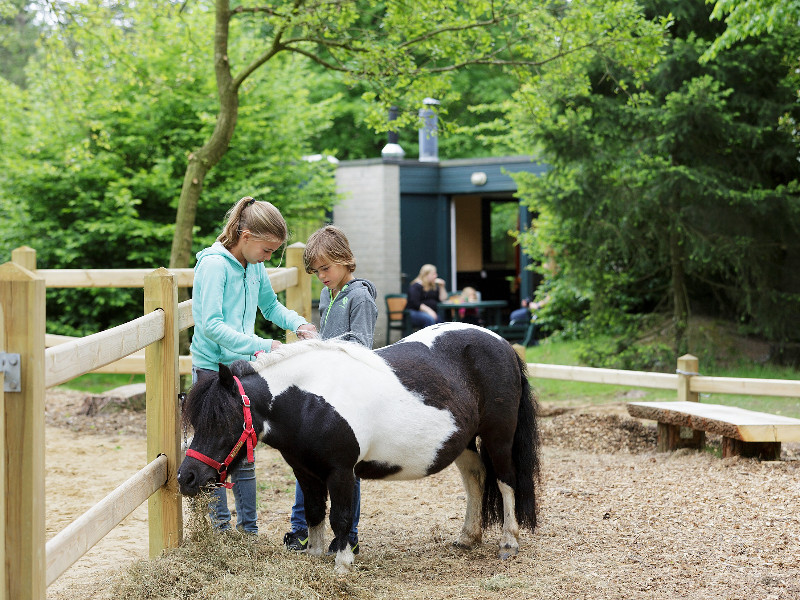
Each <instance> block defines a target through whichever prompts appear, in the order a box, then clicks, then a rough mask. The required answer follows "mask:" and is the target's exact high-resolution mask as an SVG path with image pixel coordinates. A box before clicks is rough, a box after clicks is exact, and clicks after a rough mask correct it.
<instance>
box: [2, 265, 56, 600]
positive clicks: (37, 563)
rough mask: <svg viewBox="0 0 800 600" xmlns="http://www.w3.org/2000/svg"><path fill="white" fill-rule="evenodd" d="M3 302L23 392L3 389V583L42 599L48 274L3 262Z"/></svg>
mask: <svg viewBox="0 0 800 600" xmlns="http://www.w3.org/2000/svg"><path fill="white" fill-rule="evenodd" d="M28 250H30V249H28ZM12 256H14V257H15V258H17V256H16V255H13V254H12ZM27 256H28V257H29V256H30V254H29V253H27ZM34 260H35V253H34ZM0 306H2V312H3V319H4V329H5V338H4V343H3V346H4V347H5V351H6V352H8V353H14V354H19V356H20V359H19V360H20V362H19V365H20V391H19V392H4V394H3V400H4V402H3V410H4V419H5V424H4V425H5V432H4V434H5V444H4V456H3V457H2V460H3V462H4V463H5V512H4V514H3V515H2V517H3V520H4V521H5V538H4V554H5V557H4V558H5V569H6V570H5V577H6V578H5V581H4V582H3V588H4V593H5V594H6V596H5V597H6V598H9V599H11V598H13V599H14V600H44V598H45V596H46V593H47V586H46V583H45V568H46V561H45V495H44V476H45V468H44V450H45V446H44V334H45V283H44V279H43V278H42V277H38V276H37V275H36V274H35V273H33V272H31V271H30V270H28V269H26V268H24V267H21V266H20V265H18V264H16V263H14V262H8V263H5V264H4V265H0Z"/></svg>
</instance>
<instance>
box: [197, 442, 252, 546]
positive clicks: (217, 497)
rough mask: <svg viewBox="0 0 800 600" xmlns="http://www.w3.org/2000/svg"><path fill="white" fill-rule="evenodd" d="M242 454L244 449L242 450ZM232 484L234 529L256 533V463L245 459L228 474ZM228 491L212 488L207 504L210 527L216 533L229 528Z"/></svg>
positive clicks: (222, 488) (221, 488)
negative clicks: (234, 507)
mask: <svg viewBox="0 0 800 600" xmlns="http://www.w3.org/2000/svg"><path fill="white" fill-rule="evenodd" d="M242 452H246V449H244V448H242ZM228 475H229V476H230V478H231V481H232V482H233V498H234V500H235V501H236V528H237V529H240V530H242V531H244V532H245V533H258V523H257V522H256V516H257V514H258V510H257V509H256V463H254V462H247V458H246V457H245V459H244V460H242V462H240V463H239V466H238V467H236V468H235V469H233V470H232V471H230V472H229V473H228ZM227 492H228V490H226V489H225V488H224V487H217V488H214V492H213V494H212V496H211V502H210V504H209V513H208V514H209V516H210V517H211V525H212V526H213V527H214V529H215V530H216V531H226V530H228V529H230V528H231V513H230V511H229V510H228V494H227Z"/></svg>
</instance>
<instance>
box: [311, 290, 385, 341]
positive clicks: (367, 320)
mask: <svg viewBox="0 0 800 600" xmlns="http://www.w3.org/2000/svg"><path fill="white" fill-rule="evenodd" d="M376 297H377V291H376V290H375V285H374V284H373V283H372V282H371V281H369V280H367V279H353V280H352V281H348V282H347V285H345V286H344V287H342V291H341V292H339V293H338V294H337V295H336V298H335V299H334V301H333V303H331V291H330V290H329V289H328V288H322V292H321V293H320V295H319V334H320V337H321V338H322V339H323V340H329V339H331V338H334V337H339V336H341V338H342V339H344V340H347V341H349V342H357V343H359V344H361V345H362V346H366V347H367V348H369V349H370V350H371V349H372V342H373V338H374V337H375V322H376V321H377V320H378V307H377V306H376V305H375V298H376Z"/></svg>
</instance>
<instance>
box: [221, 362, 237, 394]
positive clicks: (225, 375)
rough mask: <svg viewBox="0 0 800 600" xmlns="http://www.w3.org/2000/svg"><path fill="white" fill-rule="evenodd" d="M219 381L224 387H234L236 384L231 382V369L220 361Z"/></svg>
mask: <svg viewBox="0 0 800 600" xmlns="http://www.w3.org/2000/svg"><path fill="white" fill-rule="evenodd" d="M219 382H220V384H221V385H222V387H224V388H228V389H235V388H236V384H235V383H234V382H233V373H231V370H230V369H229V368H228V367H226V366H225V365H223V364H222V363H219Z"/></svg>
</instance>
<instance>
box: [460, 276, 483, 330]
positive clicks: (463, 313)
mask: <svg viewBox="0 0 800 600" xmlns="http://www.w3.org/2000/svg"><path fill="white" fill-rule="evenodd" d="M459 302H478V290H476V289H475V288H474V287H471V286H467V287H465V288H464V289H463V290H461V296H460V297H459ZM458 317H459V320H460V321H463V322H464V323H472V324H474V325H483V320H482V319H481V315H480V312H479V311H478V309H477V308H459V309H458Z"/></svg>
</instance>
